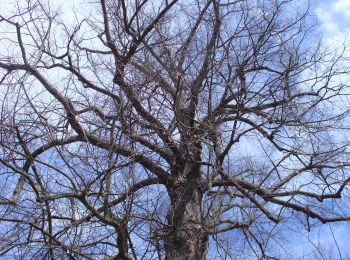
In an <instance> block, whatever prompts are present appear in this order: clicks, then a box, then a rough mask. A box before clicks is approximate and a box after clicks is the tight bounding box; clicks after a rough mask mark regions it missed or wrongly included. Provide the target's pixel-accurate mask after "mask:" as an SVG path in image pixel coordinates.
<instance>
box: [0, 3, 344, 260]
mask: <svg viewBox="0 0 350 260" xmlns="http://www.w3.org/2000/svg"><path fill="white" fill-rule="evenodd" d="M13 2H14V0H5V1H4V2H2V8H5V6H7V7H10V6H11V3H13ZM24 2H25V1H24ZM74 2H75V3H79V2H80V0H76V1H67V0H57V1H52V3H54V5H61V6H62V11H63V16H64V19H65V21H68V20H70V21H72V22H73V21H74V15H73V13H72V10H73V9H72V6H73V3H74ZM305 2H307V1H305ZM4 3H5V4H4ZM311 4H312V5H311V12H312V13H313V14H314V15H315V17H316V18H317V19H318V21H319V26H318V27H317V28H318V30H319V32H320V33H321V34H322V35H323V44H324V46H327V47H329V48H330V49H334V48H337V47H341V46H342V45H343V43H344V42H345V41H348V42H349V40H350V39H349V38H350V0H311ZM75 6H76V7H78V6H79V10H80V12H83V11H82V9H81V7H83V6H82V5H78V4H76V5H75ZM85 7H86V5H85ZM84 11H85V10H84ZM90 11H91V10H90ZM349 47H350V46H349ZM349 56H350V53H349ZM349 174H350V173H349ZM293 229H294V231H290V236H291V237H294V238H290V241H291V242H292V243H291V244H290V250H291V251H290V252H291V253H293V255H294V257H295V258H294V259H300V258H299V257H301V252H304V253H305V254H306V256H305V258H304V259H313V258H311V257H310V255H309V256H308V255H307V253H308V252H312V251H317V249H316V248H315V246H319V245H321V247H323V248H324V249H325V251H326V254H327V253H330V254H332V255H333V256H334V259H341V258H340V254H339V253H338V250H337V245H338V247H339V249H340V251H341V254H342V257H343V259H347V258H346V255H350V248H349V244H350V242H349V240H350V223H340V224H332V225H320V226H319V227H318V228H315V229H314V230H313V231H312V232H310V233H308V232H307V231H306V230H305V229H304V230H303V229H302V228H301V227H297V226H295V227H294V228H293ZM291 230H292V228H291ZM332 232H333V234H332ZM297 233H299V235H298V234H297ZM300 234H301V235H300ZM335 241H337V244H336V243H335ZM313 244H314V245H315V246H314V245H313ZM329 250H332V252H327V251H329ZM283 259H291V258H283ZM320 259H322V257H320Z"/></svg>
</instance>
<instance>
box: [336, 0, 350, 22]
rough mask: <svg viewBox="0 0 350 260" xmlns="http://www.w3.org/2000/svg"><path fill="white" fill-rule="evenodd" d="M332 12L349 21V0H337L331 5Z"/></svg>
mask: <svg viewBox="0 0 350 260" xmlns="http://www.w3.org/2000/svg"><path fill="white" fill-rule="evenodd" d="M332 10H333V11H335V12H338V13H341V14H342V15H343V16H344V19H347V20H348V21H350V1H349V0H337V1H334V2H333V3H332Z"/></svg>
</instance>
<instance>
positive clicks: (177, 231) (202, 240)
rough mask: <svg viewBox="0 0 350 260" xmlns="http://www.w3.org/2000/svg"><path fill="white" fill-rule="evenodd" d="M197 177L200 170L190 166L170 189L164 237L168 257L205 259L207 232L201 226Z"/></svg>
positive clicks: (201, 217) (168, 259)
mask: <svg viewBox="0 0 350 260" xmlns="http://www.w3.org/2000/svg"><path fill="white" fill-rule="evenodd" d="M197 171H198V172H197ZM185 172H186V170H185ZM199 180H200V178H199V170H196V172H193V169H191V170H190V172H188V173H187V174H186V173H184V174H181V175H180V176H179V177H178V178H177V181H176V182H175V184H174V186H173V187H172V188H171V189H170V190H169V193H170V198H171V207H170V209H169V212H168V214H167V219H168V224H169V228H168V230H166V235H165V239H164V246H165V251H166V257H165V259H167V260H170V259H178V260H181V259H186V260H195V259H196V260H197V259H207V251H208V234H207V232H206V231H205V228H204V227H205V223H204V218H203V216H202V210H201V208H202V205H201V201H202V197H203V192H202V191H201V188H200V185H199V183H200V181H199Z"/></svg>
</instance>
